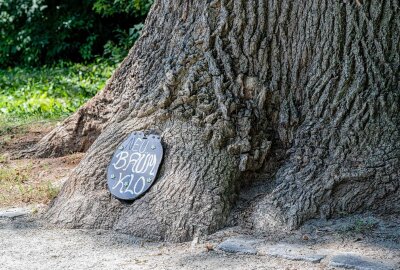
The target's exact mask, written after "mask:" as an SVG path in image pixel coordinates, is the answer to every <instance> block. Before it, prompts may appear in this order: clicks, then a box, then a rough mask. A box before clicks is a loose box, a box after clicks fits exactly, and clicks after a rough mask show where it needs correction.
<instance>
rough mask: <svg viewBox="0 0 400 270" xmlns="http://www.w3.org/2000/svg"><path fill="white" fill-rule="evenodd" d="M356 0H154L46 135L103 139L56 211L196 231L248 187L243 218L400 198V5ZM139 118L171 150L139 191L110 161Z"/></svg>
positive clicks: (265, 219)
mask: <svg viewBox="0 0 400 270" xmlns="http://www.w3.org/2000/svg"><path fill="white" fill-rule="evenodd" d="M357 3H358V1H288V0H287V1H274V0H247V1H243V0H231V1H228V0H214V1H193V0H158V1H155V3H154V6H153V8H152V10H151V12H150V14H149V17H148V19H147V22H146V27H145V29H144V31H143V35H142V37H141V38H140V39H139V41H138V42H137V43H136V45H135V46H134V47H133V49H132V50H131V52H130V54H129V55H128V57H127V58H126V59H125V60H124V61H123V62H122V64H121V66H120V67H119V68H118V70H117V71H116V72H115V74H114V75H113V77H112V78H111V80H110V81H109V82H108V84H107V86H106V87H105V89H104V90H103V91H102V92H100V93H99V94H98V95H97V96H96V97H94V98H93V100H91V101H90V102H89V103H88V104H86V105H85V106H84V107H83V108H82V109H81V110H79V112H77V113H76V114H75V115H74V116H72V117H70V118H69V119H68V120H66V121H65V123H64V124H63V125H62V126H61V127H58V128H56V129H55V130H54V131H53V132H52V133H51V134H50V135H48V136H47V137H46V138H45V139H43V141H41V142H40V143H39V144H38V145H37V146H36V148H34V149H33V151H34V152H36V153H37V155H38V156H46V155H58V154H64V153H66V152H69V151H78V150H86V149H87V147H88V146H89V145H90V144H91V143H92V142H93V141H94V142H93V144H92V145H91V146H90V148H89V149H88V151H87V154H86V157H85V158H84V159H83V160H82V162H81V163H80V164H79V166H78V167H77V168H76V170H75V171H74V173H73V174H72V175H71V177H70V179H69V181H68V182H67V183H66V184H65V186H64V187H63V189H62V191H61V193H60V195H59V196H58V198H57V199H56V200H55V201H54V202H53V204H52V206H51V208H50V209H49V211H48V212H47V214H46V217H47V218H48V219H49V220H50V221H52V222H54V223H58V224H62V225H66V226H69V227H96V228H113V229H120V230H123V231H124V232H127V233H133V234H136V235H139V236H144V237H148V238H152V239H165V240H172V241H183V240H188V239H191V238H192V237H194V236H195V235H201V234H206V233H210V232H212V231H215V230H216V229H218V228H220V227H222V226H224V225H226V224H227V221H228V219H229V215H230V213H231V210H232V208H233V206H234V204H235V202H237V203H238V204H239V205H237V207H236V208H235V209H236V210H235V211H234V212H235V215H234V217H233V218H232V219H233V220H234V223H237V224H247V225H249V226H251V227H252V228H254V229H255V230H259V231H262V230H266V229H268V228H270V227H276V226H283V227H285V228H295V227H297V226H299V225H300V224H301V223H302V222H304V221H306V220H307V219H310V218H314V217H332V216H335V215H338V214H341V213H343V212H345V213H352V212H357V211H364V210H379V211H381V212H390V211H399V209H400V208H399V206H400V191H399V185H400V184H399V182H400V181H399V179H400V162H399V157H400V113H399V103H400V91H399V87H400V82H399V78H400V68H399V63H400V60H399V58H400V47H399V46H400V45H399V44H400V38H399V37H400V7H399V3H398V1H397V0H386V1H381V0H375V1H363V2H362V4H361V5H359V4H357ZM136 130H154V131H156V132H158V133H159V134H160V135H161V136H162V139H163V145H164V148H165V155H164V163H163V164H162V165H161V170H160V173H159V178H158V180H157V181H156V183H155V184H154V186H153V187H152V188H151V189H150V190H149V192H147V193H146V194H145V195H144V196H143V197H141V198H140V199H138V200H136V201H134V202H133V203H131V204H126V203H122V202H120V201H119V200H117V199H115V198H113V197H111V196H110V193H109V192H108V191H107V188H106V168H107V165H108V163H109V162H110V160H111V156H112V154H113V152H114V150H115V148H116V146H117V145H118V144H119V143H120V142H121V141H122V140H124V138H125V137H126V136H127V135H128V134H130V133H131V132H133V131H136ZM248 186H254V187H256V188H253V191H251V188H250V189H249V188H248ZM254 189H256V192H254ZM241 190H243V191H242V192H245V194H246V196H241V198H242V199H240V200H238V194H240V192H241ZM249 190H250V191H249ZM246 192H247V193H246ZM242 194H243V193H242ZM244 197H245V198H246V199H245V200H244V199H243V198H244ZM244 201H245V202H244ZM240 204H243V207H240ZM237 209H239V210H240V211H241V213H239V214H238V212H237V211H239V210H237ZM240 211H239V212H240ZM232 219H231V220H232Z"/></svg>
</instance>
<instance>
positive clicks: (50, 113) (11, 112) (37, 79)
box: [0, 60, 115, 121]
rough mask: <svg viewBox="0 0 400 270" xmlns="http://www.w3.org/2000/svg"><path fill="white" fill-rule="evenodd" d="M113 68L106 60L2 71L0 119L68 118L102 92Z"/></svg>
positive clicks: (61, 63)
mask: <svg viewBox="0 0 400 270" xmlns="http://www.w3.org/2000/svg"><path fill="white" fill-rule="evenodd" d="M114 69H115V65H113V64H110V63H108V62H107V61H103V60H99V61H98V62H97V63H93V64H87V65H83V64H71V63H64V62H60V63H58V64H57V65H54V66H51V67H49V66H43V67H39V68H32V67H26V68H23V67H14V68H9V69H2V70H1V69H0V116H2V117H3V118H7V119H10V118H18V119H22V121H24V120H27V119H29V120H31V119H53V118H60V117H65V116H67V115H69V114H71V113H72V112H74V111H75V110H76V109H77V108H79V107H80V106H81V105H82V104H83V103H85V102H86V101H87V100H88V99H89V98H91V97H92V96H94V95H95V94H96V93H97V92H98V91H99V90H100V89H102V88H103V87H104V85H105V83H106V80H107V79H108V78H109V77H110V76H111V74H112V72H113V70H114Z"/></svg>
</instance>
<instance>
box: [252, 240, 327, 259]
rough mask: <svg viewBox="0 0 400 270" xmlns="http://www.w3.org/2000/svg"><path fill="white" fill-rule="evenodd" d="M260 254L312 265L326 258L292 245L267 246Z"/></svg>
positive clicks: (300, 246)
mask: <svg viewBox="0 0 400 270" xmlns="http://www.w3.org/2000/svg"><path fill="white" fill-rule="evenodd" d="M260 253H261V254H266V255H269V256H273V257H277V258H283V259H287V260H292V261H306V262H312V263H319V262H321V260H322V259H324V258H325V257H326V255H324V254H315V251H313V250H311V249H309V248H307V247H305V246H302V245H293V244H276V245H271V246H267V247H264V248H262V249H261V251H260Z"/></svg>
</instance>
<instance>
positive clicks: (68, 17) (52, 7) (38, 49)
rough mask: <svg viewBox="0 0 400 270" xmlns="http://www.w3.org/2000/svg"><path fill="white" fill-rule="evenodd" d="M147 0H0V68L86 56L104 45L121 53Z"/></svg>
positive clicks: (147, 6)
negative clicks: (111, 45)
mask: <svg viewBox="0 0 400 270" xmlns="http://www.w3.org/2000/svg"><path fill="white" fill-rule="evenodd" d="M152 2H153V0H83V1H78V0H68V1H66V0H60V1H50V0H0V67H3V68H4V67H9V66H15V65H29V66H38V65H42V64H48V63H53V62H55V61H58V60H68V61H74V62H82V61H88V60H90V61H91V60H94V59H95V58H96V57H98V56H101V55H103V53H104V47H105V45H106V44H113V46H114V47H113V48H117V49H118V50H119V52H118V55H123V54H125V55H126V53H127V52H128V50H129V48H130V47H131V46H132V45H133V43H134V42H135V40H136V39H137V37H138V34H139V33H140V31H137V30H136V29H137V28H138V27H140V28H141V27H142V23H143V22H144V19H145V17H146V14H147V12H148V11H149V9H150V6H151V4H152ZM132 29H134V31H133V32H132ZM121 33H123V34H122V35H121ZM127 36H128V38H127ZM106 48H108V51H107V55H112V53H111V54H110V49H111V47H110V45H108V46H106ZM116 55H117V54H116ZM125 55H124V56H125ZM120 58H121V57H120Z"/></svg>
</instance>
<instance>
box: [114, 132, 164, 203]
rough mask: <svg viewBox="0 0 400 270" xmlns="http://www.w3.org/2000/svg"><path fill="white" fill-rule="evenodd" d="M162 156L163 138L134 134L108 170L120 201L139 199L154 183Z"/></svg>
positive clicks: (123, 144) (117, 152) (140, 133)
mask: <svg viewBox="0 0 400 270" xmlns="http://www.w3.org/2000/svg"><path fill="white" fill-rule="evenodd" d="M162 156H163V148H162V145H161V138H160V136H158V135H145V134H144V133H143V132H133V133H132V134H131V135H130V136H129V137H128V138H127V139H126V140H125V141H124V142H123V143H122V144H121V145H120V146H119V147H118V149H117V151H115V153H114V156H113V157H112V159H111V163H110V165H109V166H108V170H107V184H108V189H109V190H110V192H111V193H112V194H113V195H114V196H115V197H117V198H119V199H122V200H133V199H136V198H137V197H139V196H140V195H142V194H143V193H145V192H146V191H147V190H148V189H149V188H150V186H151V185H152V184H153V182H154V180H155V178H156V175H157V171H158V168H159V166H160V164H161V159H162Z"/></svg>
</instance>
